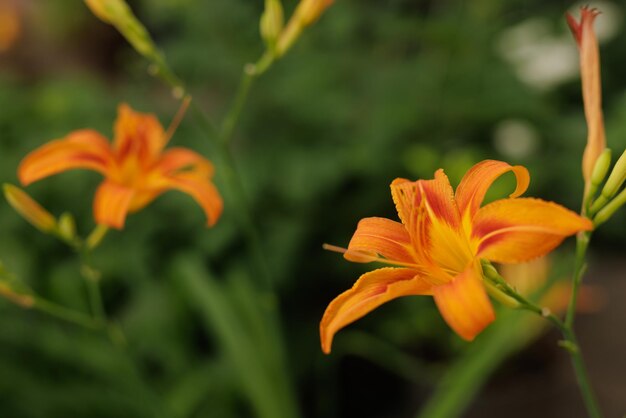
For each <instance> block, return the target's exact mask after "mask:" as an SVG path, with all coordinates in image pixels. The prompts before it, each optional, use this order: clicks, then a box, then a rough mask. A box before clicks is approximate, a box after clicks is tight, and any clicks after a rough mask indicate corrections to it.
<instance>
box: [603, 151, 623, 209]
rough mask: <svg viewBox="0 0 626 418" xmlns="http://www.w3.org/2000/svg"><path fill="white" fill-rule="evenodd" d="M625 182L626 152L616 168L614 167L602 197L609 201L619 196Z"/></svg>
mask: <svg viewBox="0 0 626 418" xmlns="http://www.w3.org/2000/svg"><path fill="white" fill-rule="evenodd" d="M624 181H626V151H624V152H623V153H622V155H621V156H620V157H619V159H618V160H617V162H616V163H615V167H613V171H611V174H609V178H608V180H607V181H606V184H605V185H604V188H603V189H602V195H603V196H605V197H606V198H607V199H611V198H612V197H613V196H615V195H616V194H617V192H618V191H619V189H620V187H622V184H624Z"/></svg>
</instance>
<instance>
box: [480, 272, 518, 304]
mask: <svg viewBox="0 0 626 418" xmlns="http://www.w3.org/2000/svg"><path fill="white" fill-rule="evenodd" d="M491 268H493V266H491ZM494 270H495V269H494ZM483 283H484V284H485V288H486V289H487V293H489V295H490V296H491V297H492V298H494V299H495V300H497V301H498V302H500V303H501V304H503V305H505V306H508V307H509V308H519V307H520V303H519V302H518V301H516V300H515V299H513V298H512V297H510V296H509V295H507V294H506V293H504V292H503V291H502V290H500V289H498V287H497V286H496V285H494V284H493V283H491V282H490V281H489V280H485V281H484V282H483Z"/></svg>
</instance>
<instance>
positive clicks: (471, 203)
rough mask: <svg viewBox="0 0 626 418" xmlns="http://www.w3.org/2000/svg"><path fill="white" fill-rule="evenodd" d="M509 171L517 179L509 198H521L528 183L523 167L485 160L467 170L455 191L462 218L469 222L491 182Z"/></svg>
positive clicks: (527, 175)
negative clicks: (467, 219) (466, 218)
mask: <svg viewBox="0 0 626 418" xmlns="http://www.w3.org/2000/svg"><path fill="white" fill-rule="evenodd" d="M509 171H512V172H513V173H514V174H515V177H516V179H517V187H516V188H515V191H514V192H513V193H512V194H511V195H510V197H518V196H521V195H522V194H523V193H524V192H525V191H526V189H527V188H528V184H529V183H530V175H529V174H528V170H527V169H526V168H525V167H522V166H521V165H516V166H511V165H509V164H507V163H505V162H503V161H496V160H485V161H481V162H480V163H478V164H476V165H475V166H473V167H472V168H470V169H469V171H468V172H467V173H466V174H465V176H463V179H462V180H461V183H460V184H459V187H457V189H456V204H457V205H458V207H459V211H460V212H461V214H462V215H463V217H464V218H465V217H466V216H467V217H468V218H469V220H471V218H472V217H473V216H474V214H476V211H477V210H478V208H480V205H481V204H482V203H483V200H484V199H485V195H486V194H487V190H489V188H490V187H491V185H492V184H493V182H494V181H496V179H497V178H498V177H500V176H501V175H503V174H504V173H507V172H509Z"/></svg>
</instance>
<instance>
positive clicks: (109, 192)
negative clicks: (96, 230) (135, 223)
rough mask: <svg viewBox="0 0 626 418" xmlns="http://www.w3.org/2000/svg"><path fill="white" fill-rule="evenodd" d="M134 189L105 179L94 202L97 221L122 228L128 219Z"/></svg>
mask: <svg viewBox="0 0 626 418" xmlns="http://www.w3.org/2000/svg"><path fill="white" fill-rule="evenodd" d="M134 193H135V192H134V191H133V189H131V188H128V187H125V186H122V185H120V184H118V183H115V182H112V181H110V180H105V181H103V182H102V184H100V186H99V187H98V190H97V191H96V197H95V198H94V202H93V210H94V218H95V219H96V222H97V223H99V224H102V225H107V226H110V227H113V228H116V229H122V228H123V227H124V222H125V221H126V215H127V214H128V211H129V208H130V203H131V200H132V199H133V195H134Z"/></svg>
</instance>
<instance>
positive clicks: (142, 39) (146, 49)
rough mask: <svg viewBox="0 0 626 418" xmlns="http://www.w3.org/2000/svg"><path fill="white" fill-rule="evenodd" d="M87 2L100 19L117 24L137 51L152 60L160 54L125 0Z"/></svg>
mask: <svg viewBox="0 0 626 418" xmlns="http://www.w3.org/2000/svg"><path fill="white" fill-rule="evenodd" d="M85 4H87V7H89V9H90V10H91V11H92V12H93V14H94V15H96V17H98V18H99V19H100V20H102V21H103V22H105V23H108V24H110V25H113V26H115V27H116V28H117V30H118V31H119V32H120V33H121V34H122V35H123V36H124V37H125V38H126V40H127V41H128V42H129V43H130V44H131V45H132V46H133V48H135V50H136V51H137V52H139V53H140V54H142V55H144V56H145V57H147V58H150V59H152V60H154V59H157V58H158V57H159V56H160V54H159V53H158V51H157V49H156V47H155V46H154V42H153V41H152V38H150V34H149V33H148V31H147V30H146V28H145V27H144V26H143V24H142V23H141V22H140V21H139V20H138V19H137V18H136V17H135V15H134V14H133V11H132V10H131V9H130V7H129V6H128V4H127V3H126V1H125V0H85Z"/></svg>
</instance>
